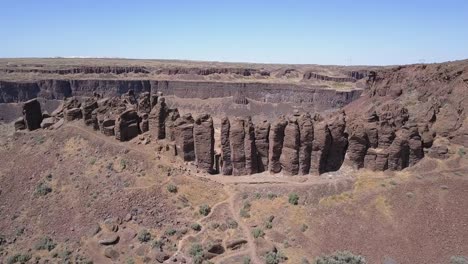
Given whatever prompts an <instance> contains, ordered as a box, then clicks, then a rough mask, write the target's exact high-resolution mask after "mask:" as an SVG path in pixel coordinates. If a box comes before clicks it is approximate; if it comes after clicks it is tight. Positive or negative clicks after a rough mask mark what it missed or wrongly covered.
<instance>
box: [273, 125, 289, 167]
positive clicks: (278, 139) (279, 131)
mask: <svg viewBox="0 0 468 264" xmlns="http://www.w3.org/2000/svg"><path fill="white" fill-rule="evenodd" d="M287 124H288V121H286V119H285V118H284V116H280V117H279V119H278V120H277V121H276V122H275V123H273V124H272V126H271V130H270V138H269V142H270V146H269V149H270V150H269V156H268V159H269V164H268V166H269V170H270V172H271V173H278V172H280V171H281V162H280V157H281V153H282V151H283V140H284V130H285V128H286V125H287Z"/></svg>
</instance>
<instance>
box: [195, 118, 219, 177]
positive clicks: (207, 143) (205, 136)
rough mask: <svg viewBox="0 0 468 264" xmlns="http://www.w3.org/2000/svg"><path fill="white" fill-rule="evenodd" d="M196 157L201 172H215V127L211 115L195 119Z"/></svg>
mask: <svg viewBox="0 0 468 264" xmlns="http://www.w3.org/2000/svg"><path fill="white" fill-rule="evenodd" d="M193 136H194V144H195V157H196V162H197V167H198V168H200V169H201V170H203V171H205V172H208V173H213V172H214V143H215V140H214V126H213V118H211V116H210V115H208V114H204V115H200V116H198V117H197V118H196V119H195V124H194V127H193Z"/></svg>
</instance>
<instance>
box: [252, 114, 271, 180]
mask: <svg viewBox="0 0 468 264" xmlns="http://www.w3.org/2000/svg"><path fill="white" fill-rule="evenodd" d="M269 135H270V122H268V121H267V120H263V121H262V122H260V123H258V124H257V125H256V126H255V147H256V148H257V161H258V172H263V171H266V170H268V151H269Z"/></svg>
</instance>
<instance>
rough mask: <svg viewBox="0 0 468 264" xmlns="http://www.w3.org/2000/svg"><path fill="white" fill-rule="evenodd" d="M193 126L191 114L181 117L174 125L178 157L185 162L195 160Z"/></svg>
mask: <svg viewBox="0 0 468 264" xmlns="http://www.w3.org/2000/svg"><path fill="white" fill-rule="evenodd" d="M193 124H194V120H193V117H192V115H191V114H185V115H183V116H181V117H180V118H178V119H177V120H176V121H175V123H174V126H175V142H176V149H177V155H178V156H180V157H182V159H183V160H184V161H194V160H195V145H194V140H193Z"/></svg>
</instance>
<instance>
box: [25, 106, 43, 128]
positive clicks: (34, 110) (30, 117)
mask: <svg viewBox="0 0 468 264" xmlns="http://www.w3.org/2000/svg"><path fill="white" fill-rule="evenodd" d="M23 118H24V123H25V125H26V128H27V129H28V130H35V129H38V128H40V127H41V122H42V110H41V104H40V103H39V101H37V99H31V100H29V101H26V102H24V104H23Z"/></svg>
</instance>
